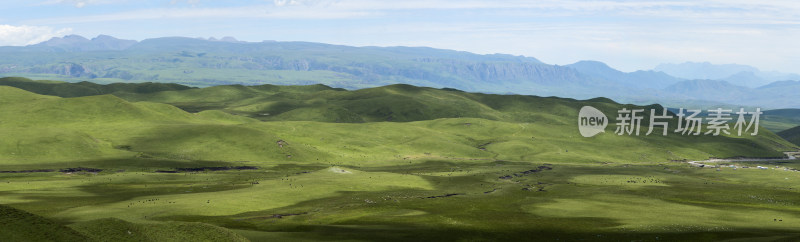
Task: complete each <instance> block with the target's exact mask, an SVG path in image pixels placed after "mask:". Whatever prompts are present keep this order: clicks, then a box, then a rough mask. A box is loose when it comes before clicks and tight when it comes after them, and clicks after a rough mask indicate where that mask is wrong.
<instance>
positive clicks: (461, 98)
mask: <svg viewBox="0 0 800 242" xmlns="http://www.w3.org/2000/svg"><path fill="white" fill-rule="evenodd" d="M157 88H164V87H157ZM137 90H139V89H136V88H127V89H124V90H123V89H120V90H113V89H112V90H107V91H105V92H103V93H102V94H104V95H92V96H82V95H78V96H80V97H70V98H62V97H56V96H46V95H40V94H35V93H32V92H29V91H25V90H22V89H18V88H15V87H9V86H0V137H2V138H0V171H4V172H3V173H0V204H3V205H2V206H0V208H2V209H3V210H2V212H3V213H4V214H6V213H7V214H11V213H13V214H22V215H17V216H16V217H17V218H11V219H5V220H2V224H3V225H4V226H5V225H8V224H14V226H11V227H9V228H12V230H5V229H4V230H2V232H0V233H11V234H14V235H18V236H23V237H11V240H12V241H13V240H48V238H56V237H52V236H60V235H57V234H69V235H71V236H75V237H74V239H70V238H68V237H64V239H63V240H83V239H84V238H85V239H87V240H99V241H110V240H113V241H117V240H137V241H164V240H168V241H179V240H180V241H185V240H206V241H220V240H230V241H241V240H248V239H249V240H252V241H269V240H278V241H295V240H296V241H318V240H351V241H352V240H355V241H391V240H448V241H452V240H462V241H482V240H502V239H508V240H534V239H540V240H556V239H558V240H687V239H694V240H734V239H743V240H761V241H773V240H797V239H800V230H798V229H797V228H800V206H798V204H800V196H798V195H799V194H798V192H800V191H798V189H800V172H794V171H791V170H784V169H769V170H759V169H738V170H733V169H730V168H726V167H723V168H720V170H719V171H717V170H716V169H714V168H697V167H693V166H690V165H688V164H687V163H686V162H684V160H702V159H707V158H709V157H781V156H782V155H783V153H782V152H784V151H793V150H797V149H798V147H797V146H796V145H794V144H792V143H789V142H787V141H786V140H784V139H782V138H780V137H779V136H777V135H776V134H774V133H772V132H770V131H769V130H767V129H764V128H761V130H759V135H758V136H749V135H747V136H742V137H738V136H730V135H727V136H718V137H714V136H682V135H679V134H675V133H670V134H669V135H667V136H661V135H660V132H659V131H660V130H658V129H657V130H656V131H655V133H656V134H654V135H650V136H645V135H644V133H646V131H647V130H646V126H645V127H643V128H644V130H642V135H639V136H635V135H633V136H628V135H622V136H618V135H615V134H613V133H612V132H611V131H613V130H614V128H615V125H614V124H613V123H612V124H611V125H609V126H610V127H609V128H607V130H608V131H607V133H605V134H599V135H598V136H595V137H591V138H583V137H581V136H580V134H579V133H578V130H577V125H576V123H577V120H576V119H577V114H578V110H579V109H580V108H581V107H582V106H584V105H591V106H594V107H597V108H598V109H600V110H602V111H603V112H605V113H606V114H607V115H608V114H615V112H616V110H618V109H620V108H622V107H627V108H634V107H636V106H632V105H622V104H617V103H615V102H613V101H610V100H608V99H603V98H597V99H591V100H573V99H563V98H554V97H549V98H546V97H534V96H519V95H486V94H475V93H464V92H460V91H457V90H447V89H433V88H419V87H413V86H408V85H392V86H386V87H379V88H370V89H361V90H356V91H345V90H341V89H333V88H329V87H327V86H322V85H312V86H271V85H264V86H236V85H234V86H217V87H209V88H192V89H184V90H159V91H157V92H152V91H141V90H140V91H137ZM644 108H656V109H659V108H660V107H659V106H649V107H644ZM265 113H269V115H262V114H265ZM609 116H611V115H609ZM645 125H646V123H645ZM671 125H673V126H670V127H674V125H675V122H674V121H673V122H672V123H671ZM671 129H672V128H671ZM770 165H775V164H770ZM778 165H779V166H781V167H797V166H798V165H797V164H796V163H792V162H791V161H786V162H784V163H781V164H778ZM78 167H82V168H93V169H99V170H90V169H73V170H66V168H78ZM243 167H244V168H243ZM34 170H37V171H36V172H33V171H34ZM11 171H13V172H11ZM22 171H28V172H22ZM37 226H45V227H47V228H51V229H41V228H40V227H37ZM41 230H48V231H52V233H39V234H37V233H34V231H41ZM7 231H18V232H7ZM48 236H51V237H48ZM58 238H61V237H58ZM55 240H58V239H55Z"/></svg>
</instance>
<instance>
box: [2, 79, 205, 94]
mask: <svg viewBox="0 0 800 242" xmlns="http://www.w3.org/2000/svg"><path fill="white" fill-rule="evenodd" d="M0 85H3V86H12V87H16V88H19V89H23V90H26V91H29V92H33V93H38V94H42V95H50V96H59V97H83V96H93V95H103V94H112V93H117V92H131V93H152V92H160V91H171V90H186V89H191V87H188V86H184V85H179V84H172V83H152V82H144V83H111V84H106V85H101V84H96V83H92V82H85V81H84V82H78V83H70V82H60V81H34V80H31V79H28V78H24V77H2V78H0Z"/></svg>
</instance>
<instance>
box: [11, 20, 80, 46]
mask: <svg viewBox="0 0 800 242" xmlns="http://www.w3.org/2000/svg"><path fill="white" fill-rule="evenodd" d="M70 32H72V29H70V28H62V29H53V28H51V27H46V26H28V25H21V26H13V25H0V46H9V45H13V46H20V45H32V44H37V43H40V42H42V41H46V40H48V39H50V38H53V37H59V36H64V35H66V34H68V33H70Z"/></svg>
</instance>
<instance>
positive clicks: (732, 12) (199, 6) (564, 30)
mask: <svg viewBox="0 0 800 242" xmlns="http://www.w3.org/2000/svg"><path fill="white" fill-rule="evenodd" d="M0 12H2V13H3V14H2V15H0V46H2V45H29V44H35V43H39V42H42V41H45V40H48V39H50V38H52V37H61V36H64V35H69V34H77V35H81V36H84V37H87V38H92V37H95V36H97V35H100V34H105V35H111V36H114V37H117V38H121V39H134V40H143V39H147V38H157V37H166V36H185V37H204V38H208V37H215V38H221V37H225V36H232V37H235V38H236V39H238V40H244V41H253V42H259V41H263V40H278V41H310V42H321V43H330V44H343V45H353V46H428V47H434V48H443V49H453V50H462V51H469V52H474V53H479V54H493V53H504V54H512V55H524V56H529V57H535V58H537V59H539V60H541V61H543V62H545V63H549V64H558V65H566V64H571V63H574V62H577V61H580V60H597V61H602V62H605V63H607V64H608V65H609V66H611V67H614V68H616V69H619V70H622V71H627V72H630V71H636V70H649V69H653V68H654V67H655V66H656V65H658V64H660V63H682V62H686V61H692V62H704V61H708V62H711V63H715V64H732V63H736V64H745V65H751V66H755V67H757V68H759V69H761V70H768V71H770V70H775V71H782V72H791V73H798V72H800V70H798V64H800V44H796V43H798V42H800V2H798V1H793V0H785V1H751V0H711V1H684V0H667V1H660V0H656V1H623V0H606V1H571V0H562V1H555V0H532V1H515V0H508V1H475V0H403V1H391V0H385V1H374V0H236V1H220V0H215V1H212V0H27V1H9V0H0Z"/></svg>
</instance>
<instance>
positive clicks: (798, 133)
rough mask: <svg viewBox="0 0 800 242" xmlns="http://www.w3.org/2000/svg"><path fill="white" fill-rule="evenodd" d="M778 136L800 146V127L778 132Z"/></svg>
mask: <svg viewBox="0 0 800 242" xmlns="http://www.w3.org/2000/svg"><path fill="white" fill-rule="evenodd" d="M778 136H781V137H782V138H784V139H786V140H787V141H789V142H792V143H794V144H796V145H800V126H797V127H794V128H791V129H787V130H784V131H781V132H778Z"/></svg>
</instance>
